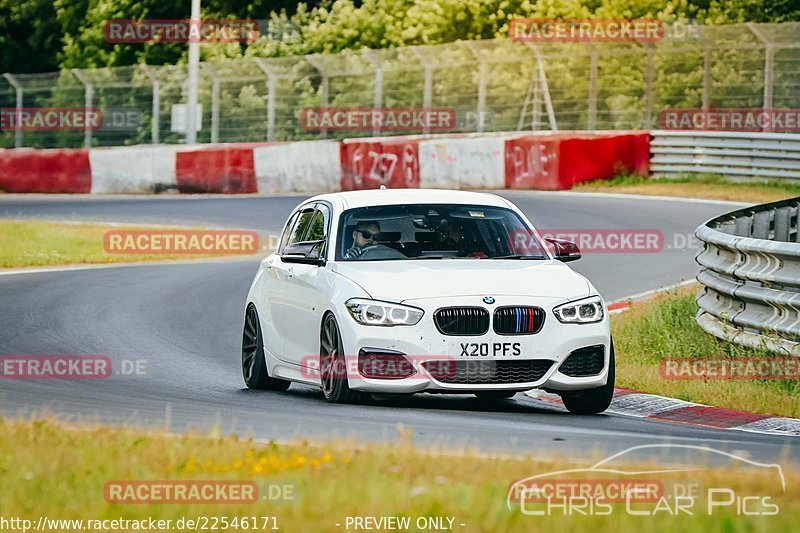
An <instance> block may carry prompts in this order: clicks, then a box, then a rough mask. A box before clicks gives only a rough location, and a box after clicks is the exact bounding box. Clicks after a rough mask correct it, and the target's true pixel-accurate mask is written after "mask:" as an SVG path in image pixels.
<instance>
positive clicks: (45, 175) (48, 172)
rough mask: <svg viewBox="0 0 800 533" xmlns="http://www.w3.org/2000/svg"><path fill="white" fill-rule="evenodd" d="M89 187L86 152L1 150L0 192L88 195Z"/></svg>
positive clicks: (87, 153)
mask: <svg viewBox="0 0 800 533" xmlns="http://www.w3.org/2000/svg"><path fill="white" fill-rule="evenodd" d="M91 188H92V173H91V170H90V167H89V151H88V150H84V149H78V150H70V149H66V148H61V149H56V150H28V149H20V150H3V152H2V155H0V190H2V191H5V192H12V193H13V192H22V193H36V192H43V193H88V192H90V191H91Z"/></svg>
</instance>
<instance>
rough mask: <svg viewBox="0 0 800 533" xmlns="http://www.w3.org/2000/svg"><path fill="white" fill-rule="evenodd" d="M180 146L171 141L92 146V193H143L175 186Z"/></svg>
mask: <svg viewBox="0 0 800 533" xmlns="http://www.w3.org/2000/svg"><path fill="white" fill-rule="evenodd" d="M179 148H180V146H176V145H168V144H164V145H157V146H148V145H142V146H121V147H118V148H92V149H91V150H89V163H90V166H91V173H92V175H91V179H92V191H91V192H92V194H104V193H105V194H108V193H126V194H136V193H139V194H141V193H153V192H158V191H161V190H164V189H174V188H176V187H177V185H178V181H177V177H176V175H175V154H176V153H177V152H178V149H179Z"/></svg>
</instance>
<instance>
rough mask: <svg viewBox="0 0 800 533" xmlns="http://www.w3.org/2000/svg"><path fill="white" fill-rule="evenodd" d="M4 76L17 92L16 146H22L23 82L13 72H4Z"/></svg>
mask: <svg viewBox="0 0 800 533" xmlns="http://www.w3.org/2000/svg"><path fill="white" fill-rule="evenodd" d="M3 77H4V78H5V79H6V80H8V83H9V85H11V86H12V87H13V88H14V91H15V92H16V96H17V101H16V114H17V116H16V117H14V148H22V124H21V123H20V118H21V117H22V96H23V89H22V84H21V83H20V82H19V81H18V80H17V78H15V77H14V75H13V74H9V73H5V74H3Z"/></svg>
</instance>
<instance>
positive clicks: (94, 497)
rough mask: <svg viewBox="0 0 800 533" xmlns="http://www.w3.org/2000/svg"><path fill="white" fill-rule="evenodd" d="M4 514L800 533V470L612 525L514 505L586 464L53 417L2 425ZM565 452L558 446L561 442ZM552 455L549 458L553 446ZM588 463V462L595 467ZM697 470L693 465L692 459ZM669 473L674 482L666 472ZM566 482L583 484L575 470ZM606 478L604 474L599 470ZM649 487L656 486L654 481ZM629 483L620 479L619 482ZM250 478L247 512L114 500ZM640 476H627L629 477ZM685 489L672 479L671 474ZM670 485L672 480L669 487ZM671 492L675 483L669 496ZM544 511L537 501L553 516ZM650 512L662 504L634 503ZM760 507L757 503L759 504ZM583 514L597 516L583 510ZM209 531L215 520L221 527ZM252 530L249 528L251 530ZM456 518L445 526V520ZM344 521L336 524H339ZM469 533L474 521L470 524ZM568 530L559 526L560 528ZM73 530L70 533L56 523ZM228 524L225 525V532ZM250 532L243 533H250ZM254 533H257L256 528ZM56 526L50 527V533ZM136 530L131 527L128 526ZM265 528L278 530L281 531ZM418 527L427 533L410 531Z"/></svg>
mask: <svg viewBox="0 0 800 533" xmlns="http://www.w3.org/2000/svg"><path fill="white" fill-rule="evenodd" d="M0 433H2V435H3V438H2V439H0V483H2V487H3V498H2V499H0V516H3V517H19V518H23V519H29V520H32V521H33V524H34V525H35V524H37V521H38V519H39V517H40V516H45V517H47V518H49V519H51V520H52V519H76V520H77V519H83V520H87V519H91V520H107V519H120V518H122V519H128V520H139V519H145V518H148V517H153V518H156V519H163V520H166V519H170V520H172V521H173V522H172V523H173V524H175V522H176V521H177V520H178V519H180V518H181V517H183V518H191V519H199V518H200V517H206V518H207V519H210V520H213V519H214V518H216V519H219V518H220V517H227V518H228V520H232V519H233V518H234V517H257V518H258V528H257V529H258V530H259V531H260V530H263V528H262V524H261V518H260V517H264V516H269V517H277V518H276V520H277V527H278V528H280V529H281V530H284V531H347V530H348V529H349V530H353V529H355V528H353V526H352V525H351V526H350V527H349V528H346V527H345V524H346V520H347V517H366V516H369V517H382V516H395V517H410V519H411V520H412V522H411V523H412V524H415V522H416V520H417V519H418V518H419V517H450V518H453V519H454V521H453V527H452V530H453V531H470V532H471V531H533V530H539V531H548V530H551V528H553V530H557V531H561V530H565V531H634V530H635V531H675V530H678V531H768V530H772V531H790V530H792V529H794V526H796V524H797V521H798V519H800V493H798V492H797V491H796V490H791V487H797V486H798V484H799V483H800V473H798V472H797V471H796V470H791V471H790V470H788V469H787V468H784V469H783V474H784V476H786V486H787V487H788V488H789V490H787V491H786V493H785V494H784V493H783V491H782V490H781V489H780V483H779V482H778V481H777V478H776V475H775V472H774V470H773V469H766V468H755V467H749V466H746V465H745V464H744V463H742V462H736V461H734V462H732V463H731V464H728V465H716V466H700V468H699V469H698V470H693V471H692V472H691V473H688V474H687V473H685V472H684V473H682V474H681V475H682V476H686V477H683V478H681V479H683V480H685V481H686V482H690V483H693V484H695V485H697V486H698V487H700V491H699V492H698V493H697V500H696V502H695V503H694V505H693V507H692V510H693V513H692V514H691V515H689V514H686V513H681V514H678V515H677V516H672V515H671V514H670V513H668V512H666V511H664V510H662V511H661V512H659V513H657V514H656V515H655V516H632V515H630V514H628V513H627V512H626V507H625V505H626V504H625V503H624V502H623V503H614V504H611V505H610V509H611V510H610V514H608V515H606V516H592V515H589V516H581V513H574V512H571V513H570V514H568V515H567V514H566V513H565V511H564V510H562V509H561V508H555V507H554V508H553V510H551V511H550V514H549V515H546V516H530V515H526V514H523V513H521V512H520V510H519V508H518V507H516V508H515V509H513V510H509V509H508V508H507V507H506V496H507V493H508V489H509V486H510V484H511V483H513V482H514V481H517V480H520V479H523V478H526V477H528V476H532V475H536V474H543V473H548V472H554V471H558V470H564V469H569V468H581V467H585V466H588V464H576V463H575V462H574V461H570V460H569V459H567V458H565V459H555V460H548V461H544V460H537V459H534V458H531V457H524V456H509V457H504V456H493V457H489V456H479V455H478V454H476V453H475V452H474V451H454V452H451V453H441V450H435V449H423V448H418V447H415V446H413V445H412V444H410V439H409V438H408V433H407V432H405V433H401V434H400V436H399V437H398V439H397V441H396V442H395V443H393V444H385V445H379V444H373V445H362V446H359V447H356V446H355V444H354V443H352V442H350V443H348V442H346V441H339V442H337V443H327V444H325V443H323V444H312V443H308V442H305V441H299V442H297V443H296V444H276V443H258V442H253V441H252V440H250V439H247V438H240V437H237V436H229V437H201V436H198V434H195V435H184V436H167V435H164V434H162V433H159V432H155V431H153V430H150V431H146V430H141V429H135V428H126V427H122V428H120V427H103V426H85V427H79V428H77V429H76V428H66V427H64V426H61V425H59V424H57V423H56V422H54V421H52V420H49V419H46V418H45V419H36V420H15V421H9V420H0ZM554 449H556V450H557V449H558V446H554ZM548 453H550V451H548ZM589 464H590V463H589ZM695 464H696V463H695ZM617 466H619V467H621V468H622V469H625V470H626V471H629V472H630V471H636V472H642V471H647V470H651V471H652V470H654V469H656V467H661V468H662V469H663V467H665V466H667V465H665V464H658V463H655V462H648V463H638V464H632V463H626V464H624V465H622V464H617ZM658 475H663V476H666V475H667V474H658ZM570 476H571V477H568V478H566V479H569V480H574V479H575V478H576V474H570ZM592 476H593V477H594V478H597V474H592ZM644 477H645V478H646V479H654V478H656V479H658V478H657V474H653V473H652V472H651V473H648V474H647V475H646V476H644ZM617 479H619V478H617ZM145 480H158V481H160V482H161V481H167V482H171V481H185V480H240V481H252V482H255V483H256V485H257V486H259V488H260V491H259V496H260V497H259V498H258V501H256V502H255V503H250V504H241V503H239V504H213V503H205V502H204V503H202V504H185V503H173V504H164V503H159V504H154V503H140V504H129V503H125V504H119V503H115V504H110V503H107V502H106V498H105V496H104V487H105V485H106V483H108V482H120V481H145ZM628 480H629V479H628ZM673 481H675V478H673ZM663 482H664V486H665V487H668V486H669V484H668V480H666V479H665V480H663ZM270 485H272V486H287V485H288V486H291V494H292V499H284V500H281V499H278V500H270V499H266V500H264V499H263V495H264V494H265V493H266V492H267V491H266V490H265V489H266V487H268V486H270ZM711 487H728V488H731V489H732V490H735V491H736V494H737V495H742V496H744V495H745V494H749V495H768V496H769V497H771V498H772V500H771V501H770V503H774V504H777V505H778V506H779V511H778V513H777V514H776V515H774V516H741V515H740V514H738V513H737V509H736V506H735V505H728V506H725V507H719V508H715V509H714V510H713V514H712V515H709V514H708V512H707V509H706V502H707V494H706V490H707V488H711ZM667 493H669V489H667V488H665V494H667ZM544 505H545V504H538V505H535V506H533V507H532V508H533V509H534V510H541V509H545V507H544ZM632 507H633V508H635V509H636V510H639V511H640V512H644V511H648V512H651V513H652V512H653V510H654V509H655V508H656V503H655V502H649V503H642V504H633V506H632ZM751 510H752V506H751ZM584 512H586V508H585V507H584ZM210 523H211V522H209V524H210ZM252 523H253V522H250V524H252ZM445 523H446V522H445ZM337 524H339V525H337ZM461 524H463V525H461ZM555 528H557V529H555ZM54 529H57V530H61V531H66V530H70V529H71V528H70V527H67V526H65V525H62V526H61V527H59V528H54ZM219 529H222V526H221V525H220V526H219ZM240 529H243V528H240ZM245 529H250V530H253V529H254V528H253V527H252V525H251V526H248V527H247V528H245ZM50 530H53V529H50ZM131 530H132V528H131ZM266 530H272V522H269V527H267V528H266ZM409 530H411V531H418V530H419V529H418V528H417V527H416V526H415V525H412V526H411V527H410V528H409Z"/></svg>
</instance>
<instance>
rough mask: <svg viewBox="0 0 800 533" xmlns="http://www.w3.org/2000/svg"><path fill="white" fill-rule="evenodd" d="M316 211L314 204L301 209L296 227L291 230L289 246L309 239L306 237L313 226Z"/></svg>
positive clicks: (287, 242) (287, 243)
mask: <svg viewBox="0 0 800 533" xmlns="http://www.w3.org/2000/svg"><path fill="white" fill-rule="evenodd" d="M314 213H316V211H315V210H314V206H310V207H307V208H305V209H303V210H302V211H300V215H299V216H298V217H297V222H295V224H294V227H293V228H292V230H291V231H290V232H289V240H287V241H286V245H287V246H288V245H290V244H294V243H296V242H303V241H307V240H308V239H306V233H308V230H309V228H310V227H311V219H313V218H314Z"/></svg>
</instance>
